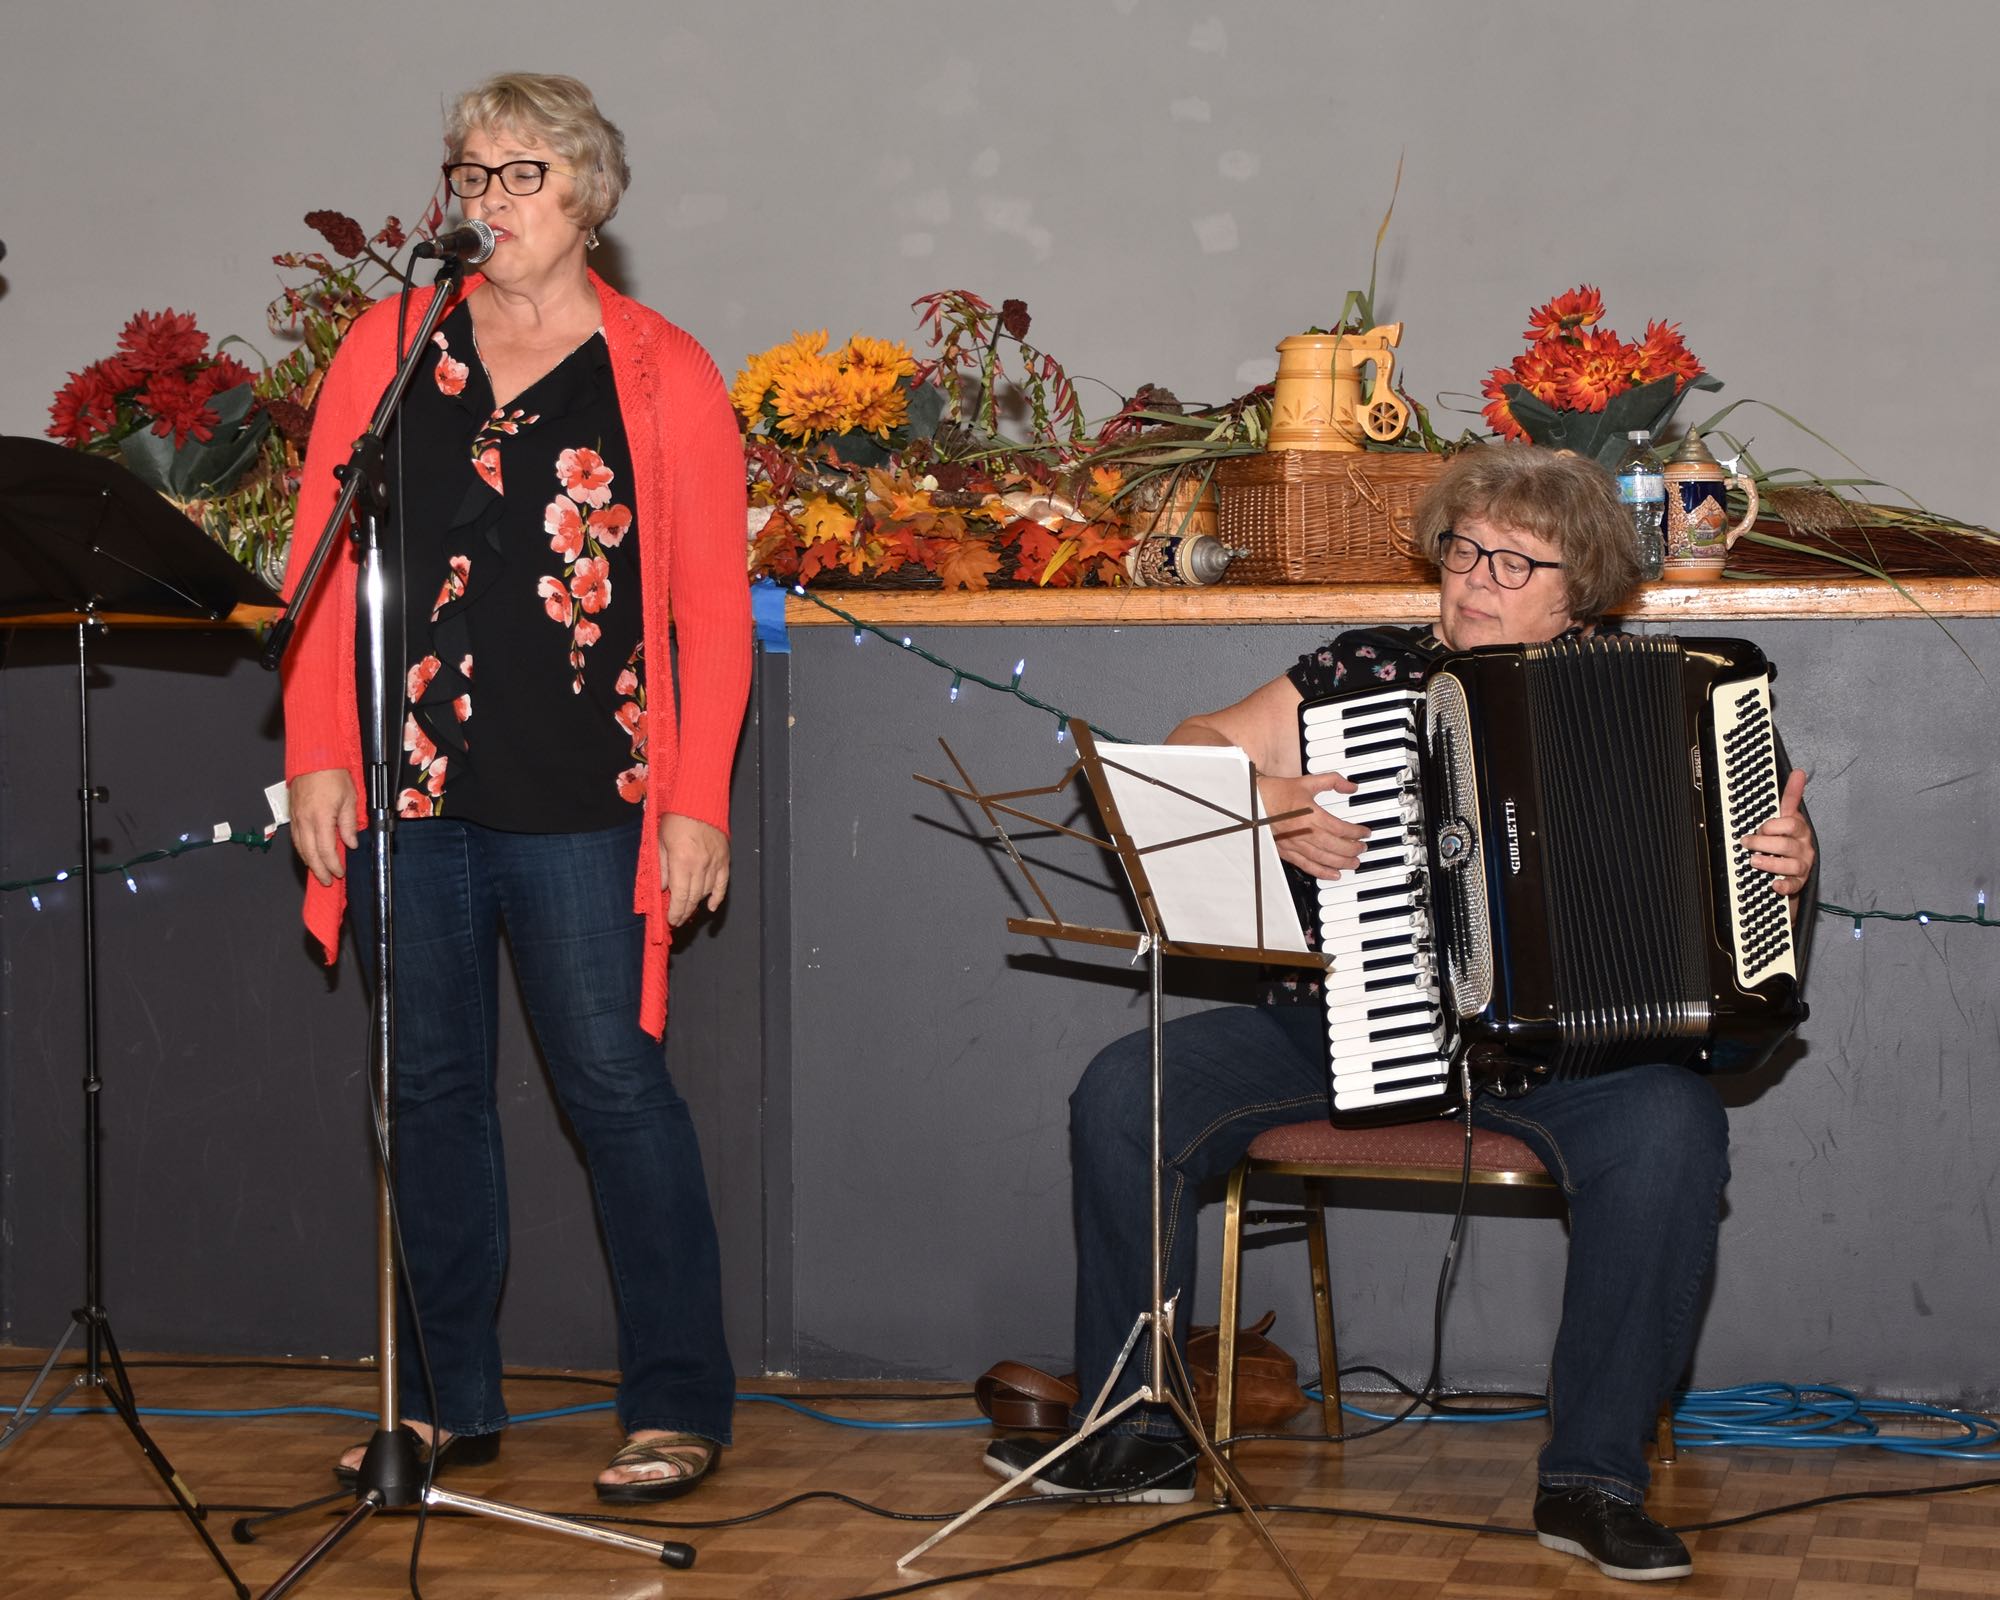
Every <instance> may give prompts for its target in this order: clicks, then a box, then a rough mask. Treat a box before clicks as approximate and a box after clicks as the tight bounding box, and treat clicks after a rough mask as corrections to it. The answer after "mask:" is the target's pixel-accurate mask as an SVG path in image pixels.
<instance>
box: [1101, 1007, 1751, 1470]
mask: <svg viewBox="0 0 2000 1600" xmlns="http://www.w3.org/2000/svg"><path fill="white" fill-rule="evenodd" d="M1323 1026H1324V1023H1323V1018H1322V1013H1321V1010H1320V1008H1319V1007H1318V1006H1317V1005H1300V1006H1275V1007H1266V1008H1256V1007H1243V1006H1234V1007H1225V1008H1223V1009H1220V1010H1214V1011H1205V1012H1200V1013H1198V1014H1196V1015H1194V1016H1190V1017H1183V1018H1180V1019H1178V1020H1176V1021H1173V1022H1169V1023H1168V1024H1167V1026H1166V1034H1165V1072H1166V1090H1165V1105H1164V1121H1163V1148H1164V1151H1165V1156H1166V1172H1165V1177H1164V1190H1163V1195H1162V1204H1163V1208H1164V1218H1163V1233H1162V1247H1163V1251H1164V1255H1165V1277H1166V1289H1167V1293H1168V1294H1169V1295H1172V1294H1174V1293H1175V1292H1176V1291H1179V1292H1180V1294H1181V1307H1182V1314H1181V1315H1180V1316H1179V1317H1177V1318H1176V1320H1175V1329H1174V1332H1175V1335H1176V1338H1177V1339H1179V1340H1181V1341H1182V1343H1183V1354H1185V1335H1186V1321H1187V1318H1186V1308H1187V1307H1188V1306H1189V1305H1190V1304H1191V1303H1192V1299H1193V1295H1192V1288H1193V1283H1194V1272H1195V1259H1194V1257H1195V1210H1196V1205H1197V1199H1198V1194H1199V1190H1200V1187H1201V1185H1202V1184H1203V1183H1204V1182H1207V1181H1208V1180H1210V1179H1215V1178H1220V1177H1223V1176H1224V1175H1226V1174H1227V1173H1228V1172H1229V1170H1230V1169H1231V1168H1232V1167H1234V1166H1235V1165H1236V1163H1237V1162H1238V1161H1239V1160H1241V1159H1242V1157H1243V1152H1244V1151H1245V1150H1247V1149H1248V1148H1249V1146H1250V1141H1251V1140H1252V1139H1254V1138H1255V1137H1256V1136H1257V1135H1258V1134H1260V1133H1262V1132H1263V1131H1264V1130H1265V1129H1266V1128H1272V1127H1278V1126H1281V1125H1283V1124H1285V1123H1289V1122H1300V1121H1304V1120H1306V1119H1307V1118H1311V1117H1318V1116H1323V1115H1325V1114H1326V1107H1327V1085H1326V1065H1325V1052H1324V1048H1323V1047H1322V1045H1321V1044H1320V1030H1321V1028H1322V1027H1323ZM1151 1071H1152V1069H1151V1062H1150V1056H1149V1053H1148V1041H1147V1036H1146V1034H1144V1033H1135V1034H1131V1035H1129V1036H1128V1037H1126V1038H1123V1039H1120V1040H1119V1041H1117V1043H1115V1044H1112V1045H1110V1046H1108V1047H1107V1048H1106V1049H1104V1050H1103V1051H1102V1052H1100V1053H1099V1055H1098V1056H1097V1058H1096V1060H1094V1061H1092V1062H1091V1064H1090V1067H1089V1070H1088V1071H1086V1072H1085V1073H1084V1075H1083V1080H1082V1082H1081V1083H1079V1084H1078V1085H1077V1088H1076V1092H1075V1094H1073V1095H1072V1096H1071V1097H1070V1162H1071V1170H1072V1178H1073V1183H1074V1193H1075V1209H1076V1236H1077V1300H1076V1359H1077V1372H1078V1379H1079V1384H1080V1387H1081V1390H1082V1396H1083V1405H1085V1406H1087V1405H1088V1404H1089V1403H1090V1401H1091V1400H1092V1399H1094V1398H1095V1396H1096V1394H1097V1391H1098V1389H1099V1388H1100V1387H1101V1386H1102V1385H1103V1383H1104V1379H1105V1375H1106V1374H1107V1373H1108V1372H1109V1371H1110V1370H1111V1363H1112V1362H1113V1361H1114V1360H1116V1359H1117V1355H1118V1351H1119V1348H1120V1347H1121V1346H1122V1345H1123V1343H1124V1341H1125V1338H1126V1336H1127V1334H1128V1333H1130V1331H1131V1328H1132V1321H1133V1318H1134V1317H1136V1316H1137V1315H1138V1314H1139V1312H1140V1311H1142V1310H1144V1309H1145V1307H1146V1305H1147V1303H1148V1297H1149V1296H1150V1295H1151V1294H1152V1278H1151V1268H1150V1266H1149V1265H1148V1257H1149V1255H1150V1253H1151V1247H1152V1239H1151V1224H1150V1220H1149V1218H1148V1216H1147V1208H1146V1201H1147V1196H1148V1193H1149V1189H1148V1183H1149V1179H1148V1172H1149V1169H1150V1165H1151V1160H1152V1149H1151V1107H1152V1093H1151ZM1473 1120H1474V1121H1475V1122H1477V1123H1478V1124H1479V1125H1480V1126H1481V1127H1486V1128H1493V1129H1497V1130H1499V1131H1501V1132H1503V1133H1511V1134H1513V1135H1515V1136H1516V1137H1517V1138H1519V1139H1521V1140H1522V1141H1523V1142H1524V1143H1526V1144H1527V1145H1528V1146H1529V1147H1530V1148H1531V1149H1532V1150H1533V1151H1534V1152H1535V1154H1536V1155H1537V1156H1539V1157H1540V1158H1541V1160H1542V1162H1543V1164H1544V1165H1545V1166H1546V1167H1547V1168H1548V1169H1549V1172H1550V1173H1551V1174H1552V1175H1553V1176H1554V1177H1555V1179H1556V1180H1557V1182H1558V1183H1560V1184H1561V1186H1562V1191H1563V1194H1564V1197H1565V1198H1566V1200H1567V1201H1568V1204H1569V1217H1570V1244H1569V1271H1568V1275H1567V1278H1566V1280H1565V1284H1564V1289H1563V1307H1562V1321H1561V1325H1560V1327H1559V1328H1558V1329H1557V1333H1556V1347H1555V1353H1554V1355H1553V1357H1552V1358H1551V1361H1550V1364H1549V1416H1550V1425H1549V1440H1548V1444H1547V1445H1546V1446H1545V1447H1544V1449H1543V1451H1542V1455H1541V1462H1540V1471H1539V1475H1540V1478H1541V1481H1542V1482H1543V1483H1545V1484H1551V1485H1555V1486H1559V1487H1560V1486H1571V1487H1573V1486H1579V1485H1593V1486H1595V1487H1598V1488H1601V1489H1605V1490H1607V1491H1609V1492H1610V1493H1612V1494H1615V1495H1617V1496H1619V1497H1620V1498H1621V1499H1625V1500H1630V1501H1632V1502H1634V1503H1637V1502H1639V1501H1642V1500H1644V1499H1645V1495H1646V1478H1647V1474H1646V1462H1645V1454H1644V1450H1645V1440H1646V1438H1647V1436H1648V1435H1649V1434H1650V1432H1651V1429H1652V1422H1653V1417H1654V1415H1655V1413H1656V1412H1657V1411H1658V1409H1659V1405H1660V1402H1661V1401H1662V1400H1663V1399H1665V1398H1666V1396H1667V1395H1669V1394H1671V1393H1672V1392H1673V1390H1674V1388H1675V1387H1676V1386H1677V1385H1678V1384H1679V1382H1680V1380H1681V1377H1682V1375H1683V1374H1684V1372H1685V1371H1686V1369H1687V1365H1688V1359H1689V1356H1690V1355H1691V1354H1692V1351H1693V1346H1694V1335H1695V1323H1696V1311H1697V1308H1698V1306H1699V1303H1700V1298H1701V1292H1702V1288H1703V1285H1704V1283H1705V1281H1706V1279H1707V1276H1708V1271H1709V1267H1710V1264H1711V1262H1712V1261H1713V1259H1714V1254H1715V1235H1716V1225H1717V1216H1718V1208H1719V1205H1720V1201H1721V1196H1722V1186H1723V1184H1724V1183H1725V1182H1726V1181H1727V1180H1728V1177H1729V1128H1728V1122H1727V1119H1726V1118H1725V1117H1724V1115H1723V1110H1722V1104H1721V1102H1720V1101H1719V1100H1718V1099H1717V1098H1716V1094H1715V1090H1714V1088H1713V1086H1712V1085H1710V1084H1709V1082H1708V1081H1707V1080H1706V1079H1705V1078H1703V1077H1701V1076H1699V1075H1698V1074H1696V1073H1693V1072H1690V1071H1688V1070H1687V1069H1686V1068H1683V1067H1675V1066H1651V1067H1635V1068H1632V1069H1630V1070H1628V1071H1624V1072H1615V1073H1610V1074H1607V1075H1605V1076H1603V1077H1598V1078H1586V1079H1579V1080H1576V1081H1572V1082H1565V1083H1551V1084H1546V1085H1544V1086H1542V1087H1541V1088H1538V1089H1536V1090H1535V1091H1533V1092H1532V1093H1531V1094H1528V1095H1526V1096H1524V1097H1522V1098H1520V1099H1517V1100H1495V1099H1492V1098H1491V1097H1489V1096H1485V1095H1481V1096H1479V1097H1478V1098H1477V1100H1476V1101H1475V1103H1474V1108H1473ZM1146 1354H1147V1347H1146V1346H1145V1345H1144V1344H1143V1343H1142V1344H1141V1346H1140V1348H1139V1349H1138V1350H1137V1351H1135V1352H1134V1354H1133V1358H1132V1361H1131V1362H1130V1363H1129V1364H1128V1365H1127V1368H1126V1370H1125V1372H1124V1373H1123V1374H1122V1375H1121V1377H1120V1381H1119V1384H1118V1386H1117V1388H1115V1389H1114V1390H1113V1391H1112V1396H1111V1397H1112V1399H1113V1400H1117V1399H1122V1398H1123V1397H1124V1396H1125V1395H1126V1394H1128V1393H1130V1392H1131V1390H1132V1389H1133V1388H1134V1387H1136V1386H1137V1385H1138V1383H1139V1382H1140V1381H1141V1380H1142V1378H1143V1377H1144V1376H1145V1375H1146V1371H1147V1362H1146V1360H1145V1356H1146ZM1081 1419H1082V1411H1081V1409H1079V1411H1078V1412H1077V1413H1076V1415H1075V1416H1074V1417H1073V1418H1072V1425H1074V1424H1075V1423H1076V1422H1080V1421H1081ZM1118 1425H1119V1426H1122V1427H1123V1428H1125V1429H1126V1431H1129V1432H1135V1433H1150V1434H1155V1435H1160V1436H1164V1437H1178V1435H1179V1428H1178V1425H1177V1424H1176V1423H1175V1422H1174V1420H1173V1417H1172V1415H1171V1414H1170V1413H1169V1412H1167V1411H1165V1410H1164V1409H1159V1408H1153V1407H1146V1406H1141V1407H1137V1408H1135V1409H1134V1410H1133V1411H1130V1412H1128V1413H1127V1414H1126V1416H1125V1417H1123V1418H1121V1419H1120V1422H1119V1424H1118Z"/></svg>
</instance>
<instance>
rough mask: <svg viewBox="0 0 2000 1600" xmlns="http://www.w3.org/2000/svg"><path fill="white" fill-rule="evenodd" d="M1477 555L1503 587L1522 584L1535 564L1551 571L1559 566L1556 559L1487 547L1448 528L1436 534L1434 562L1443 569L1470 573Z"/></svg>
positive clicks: (1511, 587)
mask: <svg viewBox="0 0 2000 1600" xmlns="http://www.w3.org/2000/svg"><path fill="white" fill-rule="evenodd" d="M1481 556H1484V557H1485V558H1486V567H1487V570H1488V571H1489V572H1491V573H1492V574H1493V581H1494V582H1495V583H1497V584H1499V585H1500V587H1501V588H1503V589H1519V588H1522V587H1524V586H1525V585H1526V583H1527V581H1528V580H1529V579H1530V578H1532V577H1533V576H1534V575H1535V570H1536V568H1538V567H1548V568H1550V569H1551V570H1554V571H1560V570H1561V568H1562V563H1561V562H1560V561H1537V560H1536V559H1535V558H1534V557H1533V556H1524V555H1522V554H1521V552H1520V551H1518V550H1489V549H1487V548H1486V546H1485V545H1483V544H1481V543H1480V542H1479V541H1478V540H1477V539H1468V538H1466V536H1465V535H1464V534H1462V533H1453V532H1452V531H1451V530H1450V529H1449V528H1447V529H1446V530H1445V531H1444V532H1443V533H1441V534H1439V535H1438V565H1439V566H1441V567H1443V568H1444V570H1445V571H1446V572H1470V571H1471V570H1472V569H1473V568H1474V567H1476V566H1478V565H1479V558H1480V557H1481Z"/></svg>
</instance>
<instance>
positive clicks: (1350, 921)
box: [1302, 688, 1451, 1115]
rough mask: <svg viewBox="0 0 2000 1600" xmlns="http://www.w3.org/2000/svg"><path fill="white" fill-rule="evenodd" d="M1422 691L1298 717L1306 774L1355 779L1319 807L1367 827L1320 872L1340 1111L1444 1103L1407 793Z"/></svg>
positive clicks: (1418, 859) (1425, 913) (1434, 986)
mask: <svg viewBox="0 0 2000 1600" xmlns="http://www.w3.org/2000/svg"><path fill="white" fill-rule="evenodd" d="M1422 704H1423V694H1422V691H1421V690H1416V689H1408V688H1399V689H1385V690H1382V691H1381V692H1379V693H1376V694H1368V695H1357V696H1353V697H1350V698H1347V699H1344V700H1340V701H1338V702H1335V703H1331V704H1327V705H1324V706H1309V707H1307V708H1306V709H1305V712H1304V713H1303V718H1302V731H1303V735H1304V762H1305V770H1306V772H1307V773H1308V774H1315V773H1327V772H1337V773H1339V774H1341V775H1342V776H1344V777H1346V778H1348V779H1349V780H1350V781H1352V782H1353V783H1354V784H1355V785H1356V788H1355V791H1354V792H1353V793H1352V794H1335V793H1333V792H1331V791H1329V792H1327V793H1326V794H1324V795H1323V796H1322V797H1321V803H1322V804H1323V805H1325V806H1326V808H1327V810H1328V811H1329V812H1331V813H1332V814H1333V815H1334V816H1337V817H1341V818H1343V819H1345V820H1347V821H1350V822H1356V823H1360V824H1363V825H1365V826H1366V827H1367V828H1368V829H1369V830H1370V832H1369V838H1368V842H1367V843H1366V844H1365V845H1364V846H1363V848H1362V852H1361V861H1360V864H1359V865H1358V866H1357V867H1356V868H1355V869H1354V870H1353V871H1351V872H1346V873H1343V874H1342V875H1341V876H1340V877H1339V878H1335V879H1326V878H1322V879H1320V880H1319V886H1318V888H1319V896H1318V897H1319V924H1320V948H1321V949H1322V950H1323V951H1324V952H1325V953H1326V954H1327V955H1328V956H1330V957H1332V961H1333V965H1332V968H1331V970H1330V971H1329V972H1328V974H1327V978H1326V1018H1327V1042H1328V1049H1329V1054H1330V1056H1331V1061H1332V1072H1333V1103H1334V1107H1335V1109H1336V1110H1338V1111H1362V1110H1367V1109H1369V1108H1372V1107H1379V1106H1389V1105H1393V1104H1398V1103H1403V1104H1406V1105H1407V1106H1408V1108H1409V1110H1410V1111H1411V1113H1412V1114H1415V1115H1421V1114H1422V1111H1423V1102H1426V1101H1434V1102H1436V1104H1437V1105H1438V1107H1439V1108H1440V1109H1444V1108H1446V1107H1447V1105H1448V1104H1449V1097H1450V1090H1451V1082H1450V1077H1451V1060H1450V1052H1449V1050H1448V1049H1447V1047H1446V1035H1445V1026H1444V1015H1443V1010H1442V1007H1441V1004H1440V1001H1439V996H1438V983H1437V974H1436V968H1435V965H1434V961H1433V955H1432V941H1431V924H1430V915H1429V909H1428V906H1427V903H1426V896H1425V893H1424V889H1423V884H1424V882H1425V870H1424V856H1425V846H1424V830H1423V827H1422V822H1421V816H1420V802H1419V801H1418V799H1417V795H1416V787H1417V769H1418V717H1419V714H1420V711H1421V707H1422Z"/></svg>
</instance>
